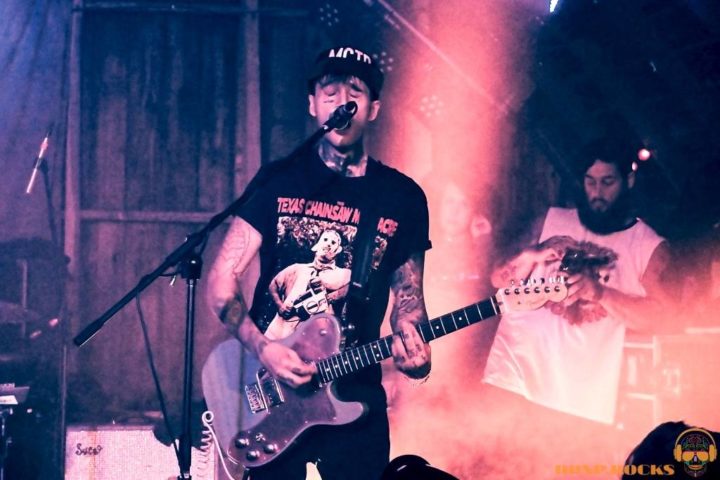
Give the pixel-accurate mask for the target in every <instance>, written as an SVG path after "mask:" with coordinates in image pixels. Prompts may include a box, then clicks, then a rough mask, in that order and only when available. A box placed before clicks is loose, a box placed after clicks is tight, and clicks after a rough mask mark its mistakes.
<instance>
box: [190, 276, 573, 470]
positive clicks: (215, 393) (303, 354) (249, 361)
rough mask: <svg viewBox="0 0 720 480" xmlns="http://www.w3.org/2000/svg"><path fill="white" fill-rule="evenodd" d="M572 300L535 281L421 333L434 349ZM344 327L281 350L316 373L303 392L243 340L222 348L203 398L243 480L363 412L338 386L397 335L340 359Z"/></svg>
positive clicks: (312, 326) (328, 319) (305, 325)
mask: <svg viewBox="0 0 720 480" xmlns="http://www.w3.org/2000/svg"><path fill="white" fill-rule="evenodd" d="M566 296H567V287H566V286H565V282H564V278H562V277H558V278H557V279H550V280H548V281H546V280H545V279H533V280H530V281H526V282H523V283H521V284H518V285H512V286H511V287H509V288H505V289H500V290H498V292H497V293H496V294H495V295H493V296H492V297H490V298H488V299H486V300H482V301H480V302H478V303H475V304H473V305H469V306H467V307H465V308H461V309H459V310H456V311H454V312H450V313H447V314H445V315H443V316H441V317H438V318H435V319H433V320H428V321H425V322H421V323H419V324H418V325H416V326H415V327H416V329H417V332H418V334H419V335H420V337H421V338H422V340H423V342H425V343H428V342H430V341H432V340H435V339H437V338H441V337H442V336H444V335H447V334H449V333H453V332H455V331H457V330H460V329H462V328H465V327H468V326H470V325H473V324H475V323H477V322H479V321H482V320H484V319H487V318H491V317H493V316H495V315H498V314H499V313H502V312H506V311H513V310H515V311H518V310H519V311H522V310H532V309H535V308H540V307H541V306H543V305H544V304H545V303H546V302H548V301H552V302H559V301H562V300H563V299H564V298H565V297H566ZM341 340H342V338H341V333H340V324H339V323H338V321H337V319H336V318H335V317H333V316H332V315H330V314H327V313H319V314H316V315H312V316H311V317H310V318H308V319H307V320H305V321H303V322H300V323H299V324H298V327H297V329H296V330H295V332H294V333H293V334H292V335H290V336H289V337H287V338H286V339H284V340H282V341H281V343H283V344H284V345H286V346H288V347H290V348H292V349H293V350H295V352H297V354H298V355H299V356H300V358H302V359H303V360H305V361H306V362H308V363H314V364H315V366H316V368H317V372H318V374H317V380H318V381H317V382H311V383H310V384H308V385H305V386H303V387H301V388H298V389H293V388H290V387H288V386H286V385H284V384H282V383H280V382H278V381H277V379H275V378H273V377H272V376H271V375H269V373H268V372H267V371H266V370H265V369H264V368H263V366H262V365H261V364H260V362H259V361H258V359H257V358H256V357H255V356H253V355H251V354H249V353H247V352H245V351H244V350H243V348H242V346H241V345H240V342H239V341H237V340H234V339H232V340H227V341H225V342H223V343H221V344H220V345H218V346H217V347H216V348H215V349H214V350H213V351H212V353H211V354H210V356H209V357H208V359H207V361H206V363H205V366H204V367H203V372H202V384H203V392H204V393H205V400H206V402H207V404H208V407H209V409H210V410H211V411H212V412H213V413H214V414H215V418H216V419H217V420H216V421H215V423H214V424H215V430H216V433H217V436H218V439H219V443H220V445H219V449H220V451H221V454H222V455H223V457H224V458H226V459H228V460H230V463H231V466H230V468H235V469H236V472H234V473H235V474H237V476H236V477H235V478H237V479H239V478H242V476H243V471H244V469H245V468H253V467H259V466H261V465H265V464H267V463H270V462H272V461H273V460H275V459H276V458H278V457H279V456H281V455H282V454H283V452H285V451H286V450H287V449H288V448H290V446H291V445H292V444H293V443H294V442H295V441H296V440H297V439H298V437H300V435H301V434H302V433H303V432H304V431H305V430H307V429H308V428H310V427H313V426H315V425H345V424H347V423H350V422H353V421H355V420H357V419H358V418H360V416H362V415H363V413H364V412H365V406H364V405H363V404H362V403H359V402H344V401H342V400H340V399H338V398H337V396H336V395H335V392H334V390H333V388H332V385H333V382H334V381H335V380H337V379H339V378H341V377H342V376H345V375H349V374H352V373H354V372H356V371H358V370H359V369H361V368H365V367H369V366H371V365H375V364H377V363H379V362H381V361H383V360H385V359H388V358H390V357H392V342H393V335H388V336H386V337H383V338H380V339H378V340H375V341H373V342H370V343H367V344H365V345H360V346H355V347H352V348H349V349H346V350H344V351H342V352H340V345H341Z"/></svg>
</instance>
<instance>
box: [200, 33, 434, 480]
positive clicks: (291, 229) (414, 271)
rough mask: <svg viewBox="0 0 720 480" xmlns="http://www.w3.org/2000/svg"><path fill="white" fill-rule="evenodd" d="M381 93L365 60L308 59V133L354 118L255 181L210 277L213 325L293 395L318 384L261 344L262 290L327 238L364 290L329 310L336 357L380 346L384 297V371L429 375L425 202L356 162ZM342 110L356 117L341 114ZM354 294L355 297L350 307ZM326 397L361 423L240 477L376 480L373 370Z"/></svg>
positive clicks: (381, 408)
mask: <svg viewBox="0 0 720 480" xmlns="http://www.w3.org/2000/svg"><path fill="white" fill-rule="evenodd" d="M382 84H383V75H382V72H381V71H380V70H379V69H378V68H377V66H376V65H375V63H374V62H373V60H372V58H371V57H370V55H369V54H367V53H366V52H364V51H361V50H359V49H356V48H352V47H345V46H343V47H338V48H333V49H330V50H327V51H325V52H322V53H321V54H320V55H319V56H318V57H317V60H316V62H315V64H314V67H313V71H312V74H311V76H310V78H309V80H308V93H309V95H308V100H309V112H310V115H311V116H313V117H314V118H315V119H316V121H317V124H318V126H322V125H326V124H327V121H328V120H329V119H330V118H331V116H332V114H333V113H334V112H336V111H338V109H339V108H343V107H344V106H345V108H344V110H345V111H346V112H353V111H354V110H355V109H356V111H355V113H354V116H352V119H351V120H350V122H349V123H347V122H344V123H345V125H343V124H338V125H335V126H334V128H335V129H334V130H332V131H330V132H329V133H327V134H326V135H325V136H324V137H323V138H322V139H321V140H320V141H319V142H318V144H316V145H315V146H313V147H312V148H311V149H309V150H305V151H300V152H296V153H295V154H294V155H293V156H291V158H288V159H284V160H280V161H277V162H272V163H271V164H269V165H266V166H264V167H263V168H262V169H261V171H260V172H259V173H258V175H256V177H255V178H254V179H253V181H252V182H251V184H250V185H249V186H248V192H246V195H247V198H248V201H247V202H245V203H244V204H243V206H242V207H241V208H239V209H238V211H237V212H236V215H237V216H236V217H235V218H234V219H233V222H232V224H231V225H230V228H229V230H228V233H227V236H226V238H225V240H224V243H223V245H222V247H221V250H220V252H219V254H218V257H217V259H216V261H215V263H214V265H213V268H212V270H211V272H210V274H209V279H208V286H209V292H208V293H209V300H210V304H211V306H212V307H213V309H214V311H215V312H216V314H217V315H218V317H219V318H220V320H221V321H222V322H223V323H224V324H225V325H226V326H227V328H228V329H229V330H230V331H231V332H232V333H233V334H234V335H235V336H236V337H237V338H238V339H239V340H240V341H241V342H242V344H243V346H244V347H245V349H247V350H249V351H250V352H252V353H253V354H254V355H255V356H256V357H257V358H258V359H259V360H260V362H261V363H262V364H263V365H264V366H265V367H266V368H267V369H268V371H269V372H270V373H271V374H272V375H273V376H275V377H276V378H278V379H279V380H280V381H282V382H284V383H285V384H286V385H287V386H289V387H292V388H297V387H299V386H301V385H304V384H306V383H308V382H310V381H311V379H312V377H313V375H315V374H316V373H317V372H316V371H315V368H314V366H312V365H310V364H308V363H305V362H304V361H303V360H302V359H301V358H300V357H299V356H298V354H297V353H296V352H295V351H294V350H292V349H291V348H288V347H286V346H285V345H284V344H283V343H280V342H278V341H277V340H278V338H276V337H275V335H265V333H266V331H267V328H268V325H269V324H270V322H271V321H272V320H273V318H275V317H276V315H277V314H278V305H277V302H276V301H274V299H273V296H272V295H271V292H270V290H269V288H270V284H271V282H272V279H273V278H275V277H276V276H277V275H278V273H279V272H281V271H283V270H284V269H286V268H287V267H288V266H289V265H292V264H298V263H304V264H308V263H311V262H312V261H313V258H314V257H315V253H316V252H315V251H314V250H313V249H317V245H318V244H319V243H320V240H321V237H322V235H323V232H329V231H333V232H337V238H338V239H341V241H342V245H338V246H337V247H335V248H336V251H337V252H338V255H337V256H335V257H334V258H333V262H336V263H337V265H338V266H340V267H342V268H347V269H351V270H352V273H353V278H355V274H356V272H357V270H358V269H359V265H363V266H367V269H368V272H369V273H368V274H367V275H366V276H363V275H358V278H363V279H364V278H367V282H366V285H362V287H364V288H362V289H359V288H356V289H353V288H350V289H349V292H348V293H346V295H347V298H346V299H345V300H346V301H345V303H344V304H340V303H338V302H336V303H334V304H333V313H334V314H335V316H337V317H338V320H339V322H340V324H341V325H347V324H348V323H350V324H352V325H353V327H354V328H348V329H347V330H346V331H347V332H351V333H350V334H348V337H347V338H346V343H345V346H346V347H348V346H351V345H364V344H367V343H368V342H372V341H374V340H377V339H378V338H379V336H380V326H381V323H382V320H383V317H384V313H385V310H386V307H387V304H388V301H389V298H390V292H392V293H393V295H392V297H393V300H392V310H391V315H390V322H391V326H392V330H393V331H394V332H395V333H396V335H395V336H394V339H393V342H392V348H391V350H392V357H393V360H394V363H395V366H396V367H397V368H398V369H399V370H400V371H401V372H402V373H404V374H405V375H406V376H407V377H409V378H411V379H423V378H425V377H426V376H427V375H428V374H429V373H430V348H429V346H428V345H427V344H424V343H423V342H422V340H421V338H420V336H419V335H418V333H417V331H416V329H415V325H416V324H417V323H419V322H421V321H425V320H426V319H427V313H426V310H425V300H424V297H423V264H424V257H425V251H426V250H427V249H428V248H430V241H429V238H428V210H427V202H426V199H425V195H424V193H423V192H422V190H421V189H420V187H418V186H417V185H416V184H415V182H413V181H412V180H411V179H410V178H408V177H406V176H405V175H403V174H401V173H400V172H398V171H397V170H394V169H392V168H389V167H387V166H385V165H383V164H382V163H381V162H379V161H378V160H375V159H373V158H371V157H369V156H368V154H367V153H366V150H365V140H366V130H367V127H368V126H369V124H370V123H371V122H373V121H374V120H375V119H376V118H377V116H378V112H379V110H380V100H379V93H380V90H381V88H382ZM349 102H354V104H355V105H352V104H351V105H350V108H348V107H347V104H348V103H349ZM340 247H342V248H340ZM328 248H330V247H328ZM257 259H259V260H260V262H259V265H260V268H259V272H258V271H257V270H258V269H257V268H255V266H256V265H258V264H257V262H256V261H255V260H257ZM360 273H362V272H360ZM363 281H364V280H363ZM351 283H353V284H356V283H357V282H351ZM355 286H356V287H357V285H355ZM253 288H254V293H252V294H251V293H250V292H251V291H253ZM360 290H362V291H363V294H362V295H359V294H357V295H356V293H355V292H357V291H360ZM250 297H252V298H250ZM248 307H251V308H248ZM358 311H361V312H362V315H359V314H358V313H357V312H358ZM311 318H312V317H311ZM298 321H302V320H298ZM268 333H269V332H268ZM334 387H335V388H336V391H337V393H338V396H339V397H340V398H341V399H343V400H352V401H361V402H363V403H364V404H365V405H366V406H367V407H368V408H367V414H366V415H365V416H364V417H363V418H361V419H360V420H357V421H355V422H353V423H350V424H348V425H343V426H319V427H313V428H311V429H310V430H308V431H307V432H305V433H304V434H303V435H302V436H300V438H299V440H298V441H297V442H296V444H295V445H293V446H292V447H291V448H290V449H288V450H287V451H285V452H284V453H283V454H282V455H280V456H278V457H277V459H275V460H273V461H271V462H270V463H268V464H267V465H264V466H262V467H257V468H254V469H251V471H250V478H251V479H252V480H263V479H280V478H281V479H283V480H295V479H297V480H301V479H304V478H305V475H306V463H307V462H313V463H315V464H316V465H317V468H318V470H319V472H320V474H321V475H322V478H323V479H333V480H334V479H346V480H348V479H349V480H352V479H357V480H368V479H377V478H380V476H381V474H382V471H383V469H384V467H385V465H387V463H388V460H389V448H390V444H389V429H388V420H387V415H386V408H387V406H386V398H385V393H384V391H383V388H382V385H381V371H380V366H379V364H374V365H372V366H370V367H368V368H364V369H360V370H359V371H358V372H356V373H353V374H350V375H347V376H344V377H342V378H340V379H339V380H336V381H335V385H334ZM313 413H315V412H313Z"/></svg>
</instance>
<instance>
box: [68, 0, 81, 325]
mask: <svg viewBox="0 0 720 480" xmlns="http://www.w3.org/2000/svg"><path fill="white" fill-rule="evenodd" d="M73 6H74V7H81V6H82V0H73ZM81 29H82V13H81V12H80V11H78V10H76V11H74V12H73V14H72V16H71V30H70V31H71V36H70V60H69V68H68V75H69V85H68V106H67V137H66V140H65V226H64V237H65V238H64V246H65V255H67V256H68V258H70V263H69V264H68V269H69V272H70V278H71V279H77V272H78V268H79V266H78V265H79V260H80V238H79V236H80V190H79V187H80V166H79V164H78V160H79V158H80V132H81V129H80V57H81V51H80V48H81V45H80V37H81ZM78 292H79V285H78V282H77V281H70V282H69V283H68V286H67V304H68V311H69V312H70V315H71V318H72V317H73V316H74V313H75V312H77V307H78V301H79V293H78Z"/></svg>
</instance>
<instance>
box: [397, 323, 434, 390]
mask: <svg viewBox="0 0 720 480" xmlns="http://www.w3.org/2000/svg"><path fill="white" fill-rule="evenodd" d="M397 327H398V328H399V330H398V331H397V332H396V333H395V335H394V336H393V343H392V354H393V360H394V361H395V366H396V367H397V368H398V370H400V371H401V372H403V373H404V374H405V375H407V376H408V377H411V378H423V377H426V376H427V375H428V374H429V373H430V346H429V345H428V344H426V343H424V342H423V341H422V338H420V334H418V332H417V330H416V329H415V324H413V323H411V322H408V321H402V320H401V321H399V322H398V325H397Z"/></svg>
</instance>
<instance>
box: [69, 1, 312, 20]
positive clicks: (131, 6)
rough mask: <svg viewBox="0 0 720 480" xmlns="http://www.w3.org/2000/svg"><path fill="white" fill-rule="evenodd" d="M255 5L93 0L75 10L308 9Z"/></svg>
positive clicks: (286, 13) (282, 12)
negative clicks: (260, 6)
mask: <svg viewBox="0 0 720 480" xmlns="http://www.w3.org/2000/svg"><path fill="white" fill-rule="evenodd" d="M250 3H253V4H254V7H248V6H245V5H233V4H228V3H210V2H203V3H182V2H168V3H166V4H158V3H155V4H149V3H147V2H137V1H135V2H133V1H122V0H108V1H91V2H89V3H87V4H85V5H83V6H81V7H75V6H74V7H73V10H85V11H125V12H142V13H177V14H205V15H239V16H245V15H247V14H257V13H260V14H262V15H274V16H282V17H304V16H307V14H308V11H307V10H305V9H298V8H277V7H275V8H272V7H271V8H259V7H258V6H257V2H250Z"/></svg>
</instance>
